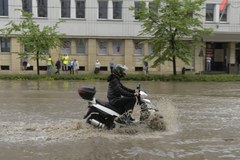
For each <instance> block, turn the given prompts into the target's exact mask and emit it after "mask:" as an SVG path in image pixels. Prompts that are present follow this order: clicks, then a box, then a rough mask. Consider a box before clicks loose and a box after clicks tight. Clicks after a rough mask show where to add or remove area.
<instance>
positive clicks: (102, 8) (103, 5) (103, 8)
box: [98, 0, 108, 19]
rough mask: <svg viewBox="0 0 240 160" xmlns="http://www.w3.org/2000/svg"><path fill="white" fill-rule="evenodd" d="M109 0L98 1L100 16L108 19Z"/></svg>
mask: <svg viewBox="0 0 240 160" xmlns="http://www.w3.org/2000/svg"><path fill="white" fill-rule="evenodd" d="M107 11H108V1H102V0H101V1H98V18H103V19H107V18H108V17H107V15H108V12H107Z"/></svg>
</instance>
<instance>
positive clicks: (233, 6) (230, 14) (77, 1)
mask: <svg viewBox="0 0 240 160" xmlns="http://www.w3.org/2000/svg"><path fill="white" fill-rule="evenodd" d="M145 1H146V2H147V3H148V4H149V3H151V1H150V0H145ZM221 2H222V0H209V1H206V3H204V4H203V5H204V6H205V9H204V10H202V14H203V15H205V16H204V17H203V19H202V21H203V24H204V26H206V27H211V28H213V29H214V35H213V36H212V37H205V38H204V41H205V42H206V48H202V49H200V48H196V49H195V50H194V51H193V55H194V56H193V57H194V58H193V60H192V62H191V64H190V66H186V65H185V64H183V63H182V62H177V71H178V72H181V70H182V67H187V68H193V71H194V72H196V73H199V72H202V71H207V69H208V68H207V62H206V58H207V56H210V57H211V63H210V70H209V71H218V72H228V73H236V72H237V61H236V57H237V56H238V55H240V43H239V42H240V18H239V17H240V9H239V8H238V6H240V2H239V1H236V0H229V1H228V4H227V6H226V9H225V10H224V11H221V10H220V3H221ZM139 3H140V1H137V0H135V1H134V0H54V1H53V0H51V1H50V0H22V1H21V0H2V1H0V28H3V27H4V26H5V24H7V23H9V22H10V21H15V22H16V23H17V22H19V21H21V15H20V13H19V12H18V11H16V9H24V10H27V11H29V12H32V13H33V15H34V20H35V21H36V22H37V23H38V24H39V25H40V26H46V25H50V26H51V25H53V24H55V23H56V22H57V21H59V20H64V21H65V22H64V23H62V24H60V26H59V32H61V33H64V34H65V39H64V43H65V45H64V46H63V47H62V48H57V49H54V50H50V51H49V53H50V54H51V56H52V59H53V61H54V62H56V61H57V59H58V58H61V57H62V56H63V55H64V54H68V55H69V57H70V59H77V60H78V61H79V65H80V66H79V70H80V71H82V72H93V71H94V67H95V62H96V60H99V61H100V63H101V72H109V70H110V68H109V62H110V60H111V59H114V61H115V63H121V64H126V65H127V66H128V68H129V72H132V73H139V72H142V70H143V60H142V59H143V57H144V56H145V55H147V54H149V53H151V50H152V46H151V44H149V43H145V44H140V43H139V40H141V39H145V38H147V37H140V36H139V31H140V30H141V23H140V22H139V21H137V20H136V19H135V16H134V12H133V11H130V10H129V7H130V6H135V7H137V6H139ZM0 40H1V43H0V48H1V50H0V72H7V73H12V72H14V73H26V72H31V71H32V72H34V73H35V71H36V69H37V68H36V61H34V60H32V59H31V57H26V58H19V55H18V53H20V52H21V51H23V50H24V46H21V45H20V44H19V42H17V40H16V37H14V35H13V36H12V37H10V38H3V37H0ZM201 51H202V53H203V54H202V56H201V54H199V53H201ZM26 63H29V64H30V67H27V70H26V71H25V68H24V66H23V64H26ZM151 64H152V62H149V66H151ZM46 66H47V62H45V61H41V62H40V70H41V72H46ZM149 72H150V73H157V74H169V73H170V74H171V73H172V63H171V62H167V63H165V64H164V65H160V66H158V67H156V68H149Z"/></svg>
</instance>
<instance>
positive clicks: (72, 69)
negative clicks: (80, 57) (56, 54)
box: [69, 59, 74, 74]
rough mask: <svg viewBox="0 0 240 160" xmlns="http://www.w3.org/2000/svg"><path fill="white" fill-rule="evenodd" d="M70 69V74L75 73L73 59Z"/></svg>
mask: <svg viewBox="0 0 240 160" xmlns="http://www.w3.org/2000/svg"><path fill="white" fill-rule="evenodd" d="M69 70H70V74H74V60H73V59H71V61H70V62H69Z"/></svg>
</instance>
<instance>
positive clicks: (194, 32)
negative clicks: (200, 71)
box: [130, 0, 212, 75]
mask: <svg viewBox="0 0 240 160" xmlns="http://www.w3.org/2000/svg"><path fill="white" fill-rule="evenodd" d="M204 2H205V0H194V1H191V0H181V1H179V0H153V3H151V4H150V5H149V7H147V6H146V3H145V2H142V3H141V7H140V9H136V8H134V7H131V8H130V9H131V10H135V16H136V17H138V19H139V21H140V22H143V24H142V31H141V33H140V35H145V36H146V35H147V36H149V37H150V38H149V39H148V40H147V41H148V42H150V43H151V44H152V46H153V47H152V49H153V52H152V54H150V55H148V56H146V57H145V60H147V61H150V60H154V63H153V65H152V67H156V66H158V65H160V64H164V62H165V61H172V63H173V74H174V75H176V74H177V72H176V59H180V60H181V61H183V62H184V63H186V64H189V62H190V61H191V59H192V56H193V54H192V53H194V47H196V46H202V45H203V36H204V35H209V34H211V33H212V30H211V29H207V28H203V24H202V22H201V18H202V15H201V14H200V13H199V12H200V11H201V10H202V9H203V8H201V6H202V5H203V3H204Z"/></svg>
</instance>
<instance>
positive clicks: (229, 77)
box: [0, 73, 240, 82]
mask: <svg viewBox="0 0 240 160" xmlns="http://www.w3.org/2000/svg"><path fill="white" fill-rule="evenodd" d="M107 77H108V74H102V73H101V74H98V75H95V74H78V75H70V74H62V75H46V74H42V75H35V74H0V79H2V80H107ZM124 80H133V81H180V82H181V81H182V82H194V81H201V82H204V81H207V82H209V81H212V82H228V81H240V75H238V74H211V75H209V74H206V75H204V74H202V75H176V76H174V75H155V74H149V75H144V74H128V75H127V76H126V77H125V78H124Z"/></svg>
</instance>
